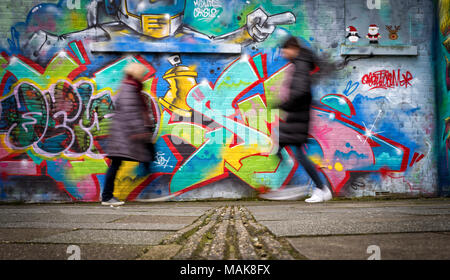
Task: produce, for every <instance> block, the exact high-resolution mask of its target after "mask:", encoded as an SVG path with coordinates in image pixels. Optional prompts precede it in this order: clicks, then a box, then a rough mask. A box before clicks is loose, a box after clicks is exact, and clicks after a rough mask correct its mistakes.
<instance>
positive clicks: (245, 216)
mask: <svg viewBox="0 0 450 280" xmlns="http://www.w3.org/2000/svg"><path fill="white" fill-rule="evenodd" d="M161 245H178V246H180V250H179V251H178V252H177V253H176V254H175V255H174V256H173V257H172V259H177V260H180V259H182V260H186V259H209V260H233V259H234V260H236V259H241V260H268V259H275V260H292V259H305V257H304V256H302V255H301V254H299V253H298V252H297V251H296V250H295V249H294V248H293V247H292V246H291V245H290V243H289V242H287V241H286V240H285V239H284V238H276V237H275V236H274V235H273V234H272V233H271V232H270V231H269V230H268V229H267V228H266V227H264V226H262V225H260V224H258V223H257V222H256V220H255V219H254V218H253V216H252V215H251V213H250V212H249V211H248V209H247V208H245V207H243V206H222V207H218V208H214V209H210V210H209V211H207V212H206V213H205V214H203V215H202V216H201V217H200V218H199V219H198V220H197V221H195V222H194V223H193V224H191V225H189V226H187V227H186V228H183V229H181V230H179V231H177V232H176V233H174V234H172V235H170V236H169V237H167V238H166V239H164V240H163V241H162V242H161Z"/></svg>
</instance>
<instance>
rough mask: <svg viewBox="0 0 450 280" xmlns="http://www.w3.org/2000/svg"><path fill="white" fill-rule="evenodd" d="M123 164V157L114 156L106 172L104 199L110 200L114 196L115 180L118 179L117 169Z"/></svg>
mask: <svg viewBox="0 0 450 280" xmlns="http://www.w3.org/2000/svg"><path fill="white" fill-rule="evenodd" d="M121 164H122V159H120V158H112V161H111V165H110V166H109V168H108V171H107V172H106V179H105V185H104V187H103V193H102V201H108V200H110V199H111V198H113V193H114V181H115V180H116V174H117V171H118V170H119V168H120V165H121Z"/></svg>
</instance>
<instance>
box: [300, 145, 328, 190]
mask: <svg viewBox="0 0 450 280" xmlns="http://www.w3.org/2000/svg"><path fill="white" fill-rule="evenodd" d="M302 147H303V146H297V160H298V161H299V162H300V164H301V165H302V166H303V167H304V168H305V170H306V172H307V173H308V175H309V177H311V179H312V180H313V182H314V183H315V184H316V187H317V188H319V189H322V188H323V186H324V185H325V184H324V183H323V181H322V180H321V179H320V176H319V172H318V171H317V169H316V167H315V166H314V163H313V162H312V161H311V160H310V159H309V158H308V157H307V156H306V155H305V153H303V150H302Z"/></svg>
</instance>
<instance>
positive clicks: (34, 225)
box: [0, 222, 186, 230]
mask: <svg viewBox="0 0 450 280" xmlns="http://www.w3.org/2000/svg"><path fill="white" fill-rule="evenodd" d="M185 226H186V223H183V224H173V223H162V224H161V223H45V222H19V223H6V224H0V228H23V229H72V230H75V229H111V230H114V229H118V230H179V229H181V228H183V227H185Z"/></svg>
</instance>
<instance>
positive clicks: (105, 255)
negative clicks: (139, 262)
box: [0, 244, 147, 260]
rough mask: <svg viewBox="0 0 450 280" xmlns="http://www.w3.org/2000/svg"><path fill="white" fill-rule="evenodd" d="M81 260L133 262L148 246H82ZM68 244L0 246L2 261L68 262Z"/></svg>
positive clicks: (80, 246) (71, 254)
mask: <svg viewBox="0 0 450 280" xmlns="http://www.w3.org/2000/svg"><path fill="white" fill-rule="evenodd" d="M78 246H79V248H80V260H133V259H136V258H138V257H140V256H141V255H143V254H144V250H145V249H146V248H147V246H136V245H100V244H95V245H91V244H80V245H78ZM68 247H69V245H67V244H0V260H68V259H69V258H70V257H73V254H74V251H71V250H69V253H68V250H67V249H68Z"/></svg>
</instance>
